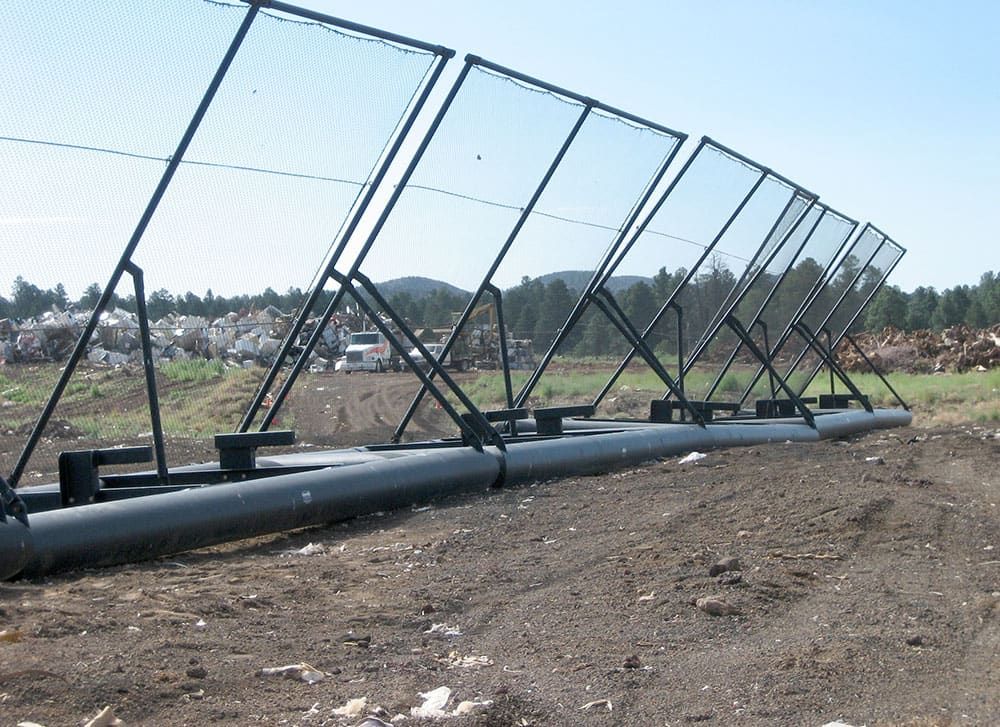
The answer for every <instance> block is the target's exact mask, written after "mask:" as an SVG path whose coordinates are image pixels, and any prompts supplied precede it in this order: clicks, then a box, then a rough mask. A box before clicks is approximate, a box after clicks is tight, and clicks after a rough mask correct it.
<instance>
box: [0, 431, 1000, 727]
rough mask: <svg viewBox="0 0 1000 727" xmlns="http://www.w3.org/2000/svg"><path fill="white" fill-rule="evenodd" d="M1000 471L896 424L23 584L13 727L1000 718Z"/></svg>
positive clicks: (992, 456) (9, 592) (13, 633)
mask: <svg viewBox="0 0 1000 727" xmlns="http://www.w3.org/2000/svg"><path fill="white" fill-rule="evenodd" d="M998 469H1000V432H997V431H995V428H992V429H987V428H979V427H974V426H966V427H956V428H951V429H948V430H933V429H931V430H928V429H903V430H893V431H888V432H880V433H873V434H869V435H866V436H862V437H857V438H851V439H848V440H843V441H826V442H822V443H818V444H810V445H803V444H795V445H792V444H775V445H769V446H763V447H753V448H752V449H730V450H724V451H714V452H709V453H707V456H706V457H705V458H704V459H701V460H700V461H698V462H696V463H694V464H683V465H682V464H680V463H679V459H678V458H672V459H670V460H665V461H661V462H651V463H649V464H647V465H645V466H642V467H639V468H636V469H633V470H630V471H623V472H614V473H608V474H605V475H601V476H594V477H583V478H569V479H564V480H559V481H551V482H545V483H540V484H537V485H534V486H530V487H519V488H512V489H506V490H494V491H491V492H487V493H483V494H481V495H475V496H467V497H461V498H453V499H449V500H445V501H439V502H436V503H434V504H433V506H430V507H420V508H416V507H415V508H412V509H410V510H406V511H400V512H393V513H387V514H384V515H377V516H372V517H367V518H363V519H359V520H354V521H351V522H347V523H341V524H337V525H331V526H329V527H324V528H313V529H308V530H303V531H298V532H294V533H288V534H282V535H276V536H271V537H266V538H259V539H255V540H249V541H243V542H239V543H233V544H229V545H226V546H219V547H214V548H209V549H204V550H201V551H196V552H191V553H184V554H181V555H177V556H173V557H171V558H167V559H163V560H160V561H155V562H149V563H144V564H137V565H129V566H122V567H116V568H109V569H103V570H95V571H87V572H82V573H75V574H68V575H62V576H56V577H51V578H46V579H43V580H39V581H17V582H12V583H6V584H0V724H4V725H7V724H10V725H14V724H17V723H18V722H20V721H29V720H30V721H33V722H36V723H39V724H42V725H49V727H51V726H52V725H71V724H82V723H84V722H85V721H86V720H88V719H90V718H92V717H94V716H95V715H97V713H98V712H99V711H100V710H101V709H103V708H105V707H111V709H112V710H113V712H114V714H115V715H117V716H118V717H119V718H120V719H121V720H123V722H124V723H125V724H149V725H164V724H171V725H173V724H189V725H202V724H206V723H211V722H218V723H226V724H295V725H324V724H325V725H357V724H359V723H363V722H362V720H363V719H364V718H365V717H367V716H369V715H372V716H376V717H379V718H381V719H382V720H383V721H384V722H386V723H392V724H395V725H397V726H398V725H418V724H419V725H422V724H432V723H438V722H441V723H444V724H448V723H454V724H469V725H684V724H696V723H701V724H715V725H733V724H736V725H744V724H746V725H774V724H778V725H817V727H818V726H819V725H822V724H825V723H828V722H831V721H834V720H840V721H843V722H845V723H848V724H852V725H861V724H867V725H921V726H923V725H952V724H961V725H964V724H971V725H989V724H996V723H997V722H998V719H1000V656H998V655H1000V511H998V504H1000V484H998V483H1000V478H998V476H997V471H998ZM307 553H312V554H307ZM727 558H732V559H736V561H737V562H732V561H725V562H722V563H720V562H721V561H724V559H727ZM713 566H714V567H713ZM722 569H725V570H722ZM720 570H722V572H718V571H720ZM707 597H715V598H717V599H719V600H720V601H722V602H723V603H722V604H721V605H720V604H718V603H714V604H713V603H712V602H706V601H701V605H702V608H700V607H699V606H698V605H697V604H698V602H699V599H705V598H707ZM703 608H708V609H710V610H713V611H716V612H724V615H712V614H710V613H708V612H707V611H706V610H703ZM292 665H305V666H302V667H300V668H298V669H291V670H285V671H287V672H288V675H287V676H281V675H267V674H266V673H264V672H262V670H266V669H272V668H277V667H285V666H292ZM308 681H313V683H308ZM442 687H447V688H448V689H449V690H450V693H449V695H448V697H449V698H448V700H447V702H446V703H445V705H444V707H443V711H446V712H448V713H453V712H455V711H456V710H459V711H462V710H469V711H470V713H469V714H468V715H465V716H452V717H439V718H435V717H430V716H418V715H419V714H421V713H420V711H419V709H420V707H421V705H423V704H424V701H425V700H424V698H423V697H421V696H420V695H421V693H425V694H426V693H429V692H432V690H437V689H439V688H442ZM435 694H436V695H439V696H440V695H443V694H444V692H443V691H438V692H435ZM361 699H363V700H365V703H364V705H363V706H360V705H361V703H360V702H350V700H361ZM462 702H478V703H482V704H479V705H469V704H466V705H464V706H463V707H461V708H459V705H460V704H461V703H462ZM338 709H339V710H340V711H341V712H346V714H342V713H338V712H337V710H338ZM399 715H404V716H405V719H404V718H403V717H401V716H399ZM364 724H366V725H369V726H375V725H378V724H380V723H378V722H374V721H371V720H369V721H368V722H367V723H364Z"/></svg>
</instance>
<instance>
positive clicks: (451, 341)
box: [392, 58, 591, 442]
mask: <svg viewBox="0 0 1000 727" xmlns="http://www.w3.org/2000/svg"><path fill="white" fill-rule="evenodd" d="M480 60H481V59H480ZM466 61H467V62H470V61H469V58H466ZM484 67H485V66H484ZM590 111H591V106H590V104H589V103H588V104H586V105H584V107H583V110H582V111H581V112H580V115H579V116H578V117H577V119H576V123H574V124H573V127H572V128H571V129H570V131H569V134H567V136H566V139H565V140H564V141H563V143H562V146H560V147H559V151H558V152H556V155H555V158H554V159H553V160H552V162H551V163H550V164H549V166H548V169H546V171H545V174H544V175H543V176H542V179H541V181H540V182H539V183H538V186H537V187H535V191H534V193H533V194H532V195H531V197H530V199H529V200H528V203H527V204H526V205H525V206H524V208H523V209H522V210H521V214H520V215H518V218H517V221H516V222H515V223H514V227H513V228H512V229H511V231H510V234H508V235H507V239H506V240H505V241H504V244H503V246H502V247H501V248H500V251H499V252H498V253H497V254H496V256H495V257H494V258H493V263H492V264H491V265H490V268H489V270H488V271H487V273H486V275H484V276H483V281H482V282H481V283H480V284H479V288H478V289H477V290H476V292H475V294H474V295H473V296H472V298H470V300H469V302H468V304H467V305H466V306H465V310H463V311H462V315H461V316H460V317H459V319H458V321H456V322H455V325H454V326H453V327H452V330H451V334H450V335H449V336H448V340H447V341H445V343H444V349H443V350H442V352H441V358H442V360H443V359H444V358H445V357H447V355H448V353H449V352H450V351H451V349H452V347H453V346H454V345H455V341H457V340H458V336H459V334H460V332H461V330H462V328H463V327H464V326H465V324H466V323H467V322H468V321H469V318H470V317H471V316H472V311H473V310H475V308H476V306H477V305H479V301H480V299H481V298H482V296H483V292H484V291H485V290H486V289H487V286H488V285H489V284H490V281H491V280H492V278H493V275H494V273H496V271H497V269H498V268H499V267H500V264H501V262H502V261H503V259H504V256H506V255H507V252H508V250H510V248H511V246H512V245H513V244H514V241H515V240H516V239H517V236H518V235H519V234H521V229H522V228H523V227H524V225H525V223H526V222H527V221H528V219H529V217H530V216H531V213H532V211H533V210H534V209H535V205H536V204H537V203H538V199H539V198H540V197H541V196H542V193H543V192H544V191H545V188H546V187H547V186H548V184H549V182H550V181H551V180H552V176H553V175H554V174H555V172H556V169H558V168H559V165H560V164H561V163H562V160H563V158H564V157H565V156H566V153H567V152H568V151H569V148H570V147H571V146H572V145H573V141H574V140H575V139H576V136H577V134H579V133H580V129H581V128H582V127H583V124H584V122H585V121H586V120H587V117H588V116H589V115H590ZM425 391H426V389H425V387H421V388H420V390H419V391H417V393H416V395H415V396H414V397H413V401H411V402H410V406H409V407H408V408H407V410H406V412H405V413H404V414H403V416H402V418H401V419H400V422H399V424H398V425H397V426H396V430H395V431H394V432H393V435H392V439H393V441H394V442H398V441H399V440H400V438H401V437H402V436H403V432H404V431H405V430H406V426H407V425H408V424H409V423H410V420H411V419H412V418H413V415H414V414H415V413H416V411H417V407H418V406H419V405H420V402H421V401H422V400H423V398H424V394H425ZM507 407H508V408H513V402H512V401H511V400H510V399H508V401H507Z"/></svg>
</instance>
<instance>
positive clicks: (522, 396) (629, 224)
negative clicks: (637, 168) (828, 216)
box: [514, 137, 704, 406]
mask: <svg viewBox="0 0 1000 727" xmlns="http://www.w3.org/2000/svg"><path fill="white" fill-rule="evenodd" d="M685 138H686V137H685ZM682 141H683V140H681V141H679V142H678V143H677V144H675V145H674V148H673V150H672V151H671V153H670V154H669V155H668V156H667V159H666V160H665V161H664V162H663V165H662V166H661V167H660V170H659V171H658V172H657V174H656V175H655V177H654V178H653V180H652V181H651V182H650V184H649V187H647V189H646V192H645V193H644V194H643V195H642V198H641V199H640V200H639V202H638V203H637V204H636V206H635V207H634V208H633V210H632V213H631V215H629V219H628V220H627V221H626V223H625V224H624V225H622V228H621V232H620V233H619V234H618V236H617V237H616V238H615V240H614V241H613V242H612V243H611V246H610V247H609V248H608V251H607V253H606V254H605V256H604V259H603V260H602V261H601V263H600V264H599V265H598V267H597V269H596V270H595V271H594V274H593V276H592V277H591V279H590V282H589V283H588V284H587V287H586V288H585V289H584V291H583V292H582V293H581V294H580V297H579V299H577V301H576V304H575V305H574V306H573V310H572V311H570V314H569V317H568V318H567V319H566V322H565V323H564V324H563V325H562V327H561V328H560V329H559V330H558V331H557V332H556V336H555V338H554V339H553V341H552V343H551V344H550V345H549V349H548V350H547V351H546V352H545V355H544V356H543V357H542V360H541V362H540V363H539V364H538V365H537V366H536V367H535V370H534V371H532V372H531V376H529V377H528V380H527V381H526V382H525V383H524V384H523V385H522V386H521V390H520V391H519V392H518V394H517V396H516V397H515V398H514V405H515V406H524V403H525V402H526V401H527V400H528V397H529V396H530V395H531V392H532V390H533V389H534V388H535V386H536V385H537V384H538V380H539V379H540V378H541V377H542V374H543V373H545V369H546V368H547V367H548V365H549V363H550V362H551V361H552V358H553V357H554V356H555V354H556V350H557V349H558V348H559V346H560V345H561V344H562V342H563V340H565V338H566V336H567V335H569V332H570V330H571V329H572V328H573V326H575V325H576V324H577V323H578V322H579V321H580V318H582V317H583V314H584V313H585V312H586V310H587V307H588V306H589V305H590V303H591V300H592V295H593V294H594V293H595V292H596V291H597V289H598V288H599V287H601V285H602V284H603V282H604V279H605V277H606V276H605V273H607V275H610V270H612V269H614V267H615V263H614V262H613V261H614V259H615V258H616V256H617V255H618V251H619V250H620V249H621V248H622V244H623V243H625V240H626V237H627V236H628V234H629V230H632V229H633V228H635V232H634V234H633V236H632V238H631V242H629V243H626V244H625V249H627V248H628V247H629V246H630V245H631V244H632V243H633V242H634V241H635V239H636V238H637V237H638V235H639V234H641V232H642V230H644V229H645V227H646V225H647V224H648V223H649V219H650V217H651V216H652V215H647V216H646V218H645V219H644V220H643V222H642V223H641V224H639V226H638V227H636V223H637V222H638V220H639V215H640V214H641V212H642V210H643V209H645V207H646V205H647V204H648V203H649V200H650V199H651V198H652V196H653V192H654V191H655V190H656V188H657V187H658V186H659V185H660V182H661V181H662V180H663V177H664V175H665V174H666V172H667V169H668V168H669V166H670V165H671V164H672V163H673V161H674V159H675V158H676V157H677V153H678V152H679V151H680V148H681V145H682ZM703 143H704V142H703ZM701 146H702V145H699V146H698V148H697V149H696V150H695V152H694V154H693V155H692V158H693V157H694V156H697V154H698V152H699V151H700V150H701ZM690 165H691V158H689V159H688V161H687V162H686V163H685V164H684V166H683V167H682V169H681V172H680V174H679V175H678V177H677V178H675V179H674V180H673V181H672V182H671V183H670V184H669V185H668V187H667V190H666V191H665V192H664V193H663V194H662V195H661V196H660V199H659V200H658V201H657V203H656V205H655V207H654V211H653V214H655V210H657V209H659V207H660V205H662V204H663V202H664V201H665V200H666V198H667V196H668V195H669V194H670V192H671V191H672V190H673V188H674V186H675V185H676V184H677V179H679V177H680V176H682V175H683V173H684V172H685V171H686V170H687V168H688V167H689V166H690Z"/></svg>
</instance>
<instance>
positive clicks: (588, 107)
mask: <svg viewBox="0 0 1000 727" xmlns="http://www.w3.org/2000/svg"><path fill="white" fill-rule="evenodd" d="M467 61H470V62H474V63H475V64H476V65H477V66H479V67H481V68H484V69H486V70H488V71H491V72H493V73H498V74H500V75H503V76H506V77H509V78H513V79H515V80H517V81H519V82H521V83H525V84H528V85H531V86H534V87H536V88H541V89H543V90H546V91H549V92H551V93H554V94H558V95H559V96H562V97H564V98H568V99H571V100H574V101H577V102H578V103H581V104H583V110H582V112H581V114H580V116H579V117H578V119H577V121H576V124H575V125H574V126H573V127H572V129H571V130H570V132H569V134H568V135H567V137H566V139H565V140H564V142H563V144H562V146H561V147H560V148H559V150H558V152H557V153H556V155H555V158H554V159H553V160H552V162H551V163H550V165H549V167H548V169H547V170H546V172H545V174H544V175H543V177H542V179H541V180H540V182H539V184H538V186H537V187H536V188H535V190H534V192H533V194H532V196H531V198H530V199H529V201H528V202H527V204H526V205H525V206H524V207H523V208H522V210H521V214H520V215H519V216H518V219H517V221H516V222H515V224H514V226H513V228H512V229H511V232H510V233H509V234H508V236H507V239H506V240H505V242H504V243H503V245H502V246H501V248H500V250H499V251H498V253H497V255H496V256H495V257H494V259H493V262H492V264H491V265H490V267H489V269H488V270H487V272H486V274H485V275H484V276H483V279H482V281H481V282H480V284H479V287H478V288H477V289H476V291H475V292H474V293H473V295H472V297H471V298H470V300H469V302H468V304H467V305H466V307H465V310H464V311H463V312H462V314H461V316H460V317H459V319H458V320H457V321H456V322H455V324H454V327H453V329H452V332H451V334H450V335H449V337H448V339H447V340H446V341H445V344H444V349H443V351H442V353H441V354H440V357H441V359H442V360H444V359H445V358H446V357H447V355H448V353H449V352H450V351H451V349H452V347H453V346H454V344H455V342H456V341H457V340H458V337H459V335H460V333H461V331H462V328H463V327H464V326H465V325H466V324H467V323H468V321H469V319H470V318H471V316H472V312H473V311H474V310H475V309H476V308H477V307H478V306H479V303H480V301H481V300H482V297H483V294H484V293H486V292H489V293H490V294H491V296H492V298H493V301H494V306H495V308H496V311H497V318H498V322H499V323H500V347H501V365H502V368H503V376H504V388H505V394H506V403H507V407H508V408H509V409H513V408H519V407H522V406H523V401H517V402H515V399H514V395H513V386H512V383H511V377H510V366H509V361H508V358H507V351H506V348H507V341H506V331H505V330H504V326H503V324H502V308H503V294H502V292H501V291H500V289H499V288H497V286H496V285H494V284H493V282H492V281H493V276H494V275H495V274H496V272H497V270H498V269H499V267H500V265H501V264H502V262H503V260H504V258H505V257H506V255H507V253H508V252H509V251H510V248H511V247H512V246H513V244H514V242H515V241H516V240H517V238H518V235H519V234H520V232H521V229H522V228H523V227H524V225H525V223H526V222H527V221H528V219H529V218H530V216H531V214H532V213H533V211H534V208H535V206H536V204H537V203H538V201H539V199H540V198H541V197H542V194H543V193H544V191H545V189H546V188H547V187H548V184H549V182H550V181H551V179H552V177H553V176H554V174H555V172H556V170H557V169H558V168H559V165H560V164H561V163H562V160H563V158H564V157H565V156H566V153H567V152H568V151H569V149H570V148H571V146H572V144H573V142H574V140H575V139H576V136H577V134H578V133H579V131H580V129H581V128H582V127H583V125H584V123H585V122H586V120H587V119H588V118H589V117H590V114H591V112H592V111H594V110H598V111H602V112H604V113H606V114H609V115H612V116H616V117H618V118H622V119H625V120H627V121H630V122H632V123H635V124H638V125H641V126H644V127H646V128H650V129H653V130H655V131H658V132H660V133H663V134H665V135H667V136H671V137H673V138H674V139H675V140H676V141H675V144H674V146H673V148H672V150H671V152H670V153H669V154H668V155H667V157H666V158H665V159H664V160H663V161H662V162H661V164H660V166H659V168H658V169H657V171H656V172H655V173H654V175H653V178H652V179H651V180H650V182H649V183H648V185H647V187H646V190H645V192H644V193H643V194H642V195H641V196H640V199H639V200H638V202H637V203H636V204H635V205H634V206H633V208H632V210H631V211H630V212H629V213H628V215H627V216H626V220H625V222H624V224H623V225H622V226H621V228H620V230H621V231H620V232H619V233H618V235H616V237H615V239H614V240H613V241H612V243H611V248H612V249H615V248H617V246H619V245H620V244H621V241H622V239H623V238H624V237H625V236H626V235H627V233H628V230H630V229H631V228H632V227H633V226H634V225H635V223H636V220H637V219H638V216H639V214H640V213H641V211H642V209H643V208H644V207H645V205H646V204H647V202H648V201H649V199H650V198H651V196H652V195H653V193H654V191H655V189H656V187H657V185H659V183H660V181H661V180H662V179H663V177H664V175H665V174H666V172H667V169H668V168H669V166H670V164H671V163H672V162H673V160H674V158H675V157H676V156H677V154H678V152H679V151H680V148H681V146H682V145H683V143H684V141H686V139H687V135H686V134H683V133H681V132H678V131H675V130H673V129H670V128H668V127H665V126H662V125H659V124H655V123H653V122H650V121H648V120H647V119H643V118H640V117H638V116H635V115H633V114H629V113H627V112H624V111H621V110H620V109H617V108H614V107H612V106H608V105H607V104H604V103H601V102H600V101H596V100H594V99H592V98H589V97H586V96H582V95H580V94H578V93H574V92H572V91H568V90H566V89H564V88H560V87H558V86H554V85H552V84H550V83H546V82H544V81H540V80H539V79H537V78H533V77H531V76H526V75H524V74H522V73H519V72H517V71H514V70H512V69H510V68H506V67H504V66H500V65H498V64H496V63H492V62H489V61H486V60H484V59H482V58H480V57H478V56H468V57H467ZM602 262H603V261H602ZM435 373H436V372H435V371H431V377H432V378H433V376H434V375H435ZM425 393H426V387H421V389H420V390H419V391H418V392H417V393H416V395H415V396H414V398H413V400H412V401H411V403H410V405H409V407H408V408H407V410H406V412H405V413H404V414H403V417H402V418H401V420H400V422H399V425H398V426H397V427H396V430H395V432H394V433H393V438H392V441H393V442H399V441H400V439H401V438H402V435H403V432H404V431H405V429H406V426H407V425H408V424H409V422H410V420H411V419H412V417H413V415H414V414H415V413H416V410H417V407H418V406H419V404H420V402H421V400H422V399H423V397H424V395H425ZM509 427H510V430H511V434H513V435H515V436H516V427H515V426H514V424H513V422H510V423H509Z"/></svg>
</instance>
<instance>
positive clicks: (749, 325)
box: [705, 205, 830, 399]
mask: <svg viewBox="0 0 1000 727" xmlns="http://www.w3.org/2000/svg"><path fill="white" fill-rule="evenodd" d="M816 207H817V208H822V210H823V211H822V212H820V214H819V216H817V217H816V222H814V223H813V226H812V227H811V228H810V229H809V232H808V233H806V236H805V238H804V239H803V240H802V244H800V245H799V247H798V249H797V250H796V251H795V254H794V255H793V256H792V257H791V259H790V260H789V263H788V265H787V266H786V267H785V269H784V270H782V271H781V274H780V275H779V276H778V278H777V280H775V282H774V284H773V285H772V286H771V289H770V290H769V291H768V292H767V295H765V296H764V300H763V301H762V302H761V304H760V305H759V306H758V307H757V312H756V313H754V315H753V317H752V318H751V319H750V321H749V322H744V323H743V325H744V328H746V329H747V330H748V331H749V330H752V329H753V327H754V326H760V328H761V330H762V331H763V332H764V349H763V350H764V352H765V353H766V354H768V356H770V351H771V347H770V345H768V340H767V324H766V323H764V320H763V316H764V311H765V310H767V306H768V305H769V304H770V303H771V301H772V300H773V299H774V297H775V295H777V293H778V290H779V289H780V288H781V285H782V284H783V283H784V282H785V279H786V278H787V277H788V274H789V272H790V271H791V270H792V268H793V267H794V265H795V263H796V261H798V259H799V256H800V255H801V254H802V251H803V250H805V248H806V245H808V244H809V241H810V240H811V239H812V236H813V234H814V233H815V232H816V229H817V228H818V227H819V225H820V223H821V222H822V221H823V218H824V217H825V216H826V214H827V212H828V211H829V209H830V208H829V207H826V206H825V205H816ZM804 217H805V215H803V218H804ZM741 348H742V345H741V344H737V345H736V346H735V347H734V348H733V350H732V352H731V353H730V354H729V357H728V358H727V359H726V362H725V363H724V364H723V366H722V370H721V371H719V373H718V374H717V375H716V377H715V380H714V381H713V382H712V385H711V386H710V387H709V389H708V393H706V394H705V398H706V399H711V398H712V396H713V395H714V394H715V391H716V389H718V387H719V385H720V384H721V383H722V380H723V378H725V376H726V374H727V373H728V372H729V368H730V367H731V366H732V365H733V362H734V361H735V360H736V357H737V356H738V355H739V352H740V350H741ZM768 377H769V378H770V379H771V381H770V386H771V398H772V399H773V398H774V396H775V391H774V379H773V375H772V374H771V372H770V371H769V372H768Z"/></svg>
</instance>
